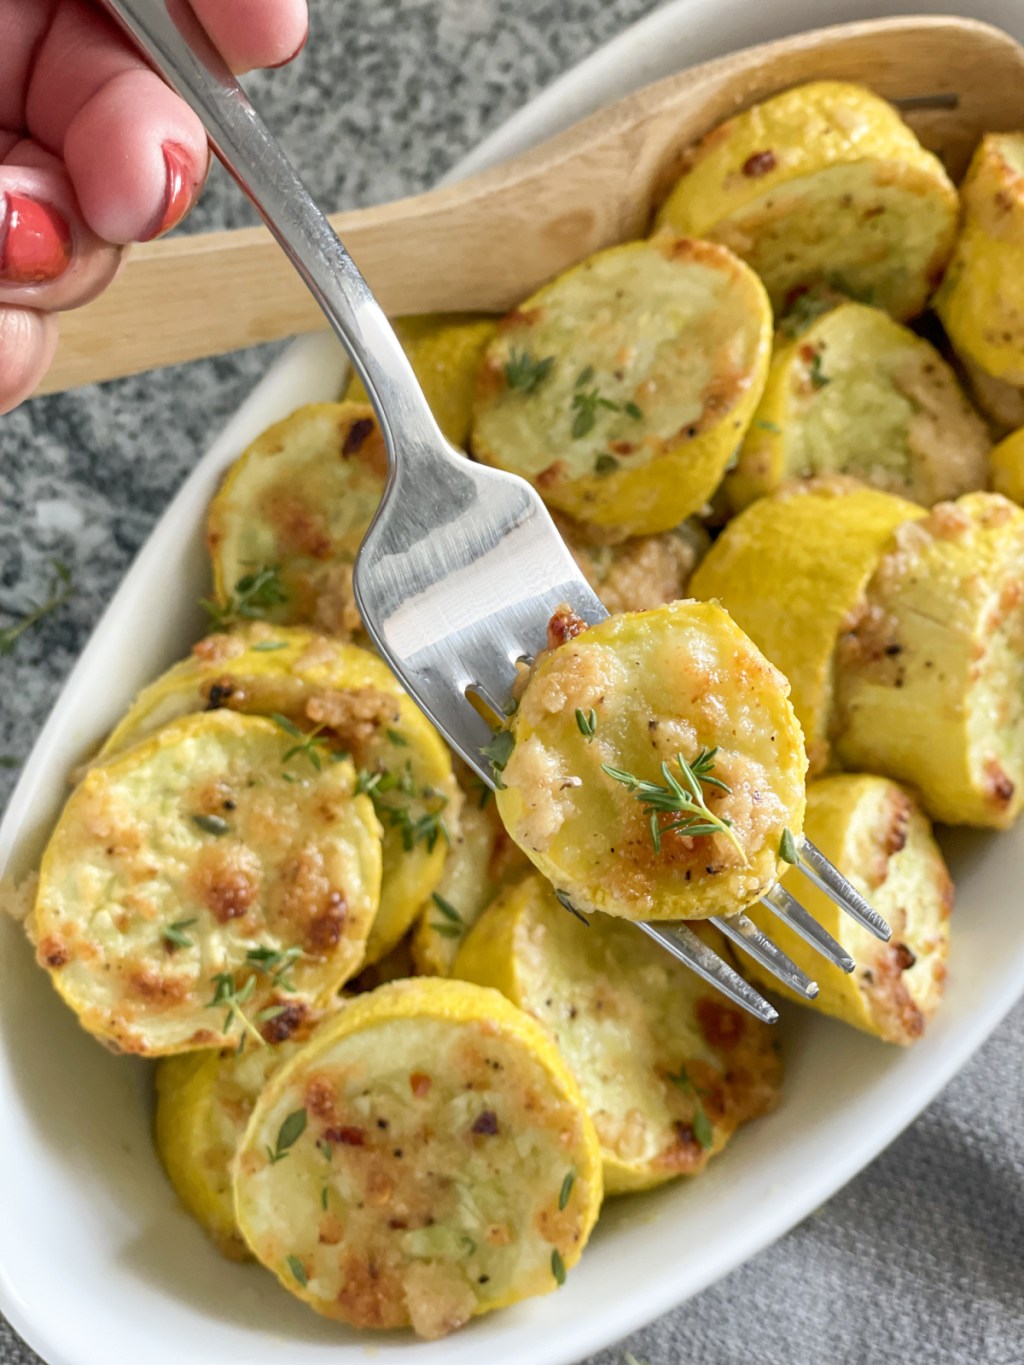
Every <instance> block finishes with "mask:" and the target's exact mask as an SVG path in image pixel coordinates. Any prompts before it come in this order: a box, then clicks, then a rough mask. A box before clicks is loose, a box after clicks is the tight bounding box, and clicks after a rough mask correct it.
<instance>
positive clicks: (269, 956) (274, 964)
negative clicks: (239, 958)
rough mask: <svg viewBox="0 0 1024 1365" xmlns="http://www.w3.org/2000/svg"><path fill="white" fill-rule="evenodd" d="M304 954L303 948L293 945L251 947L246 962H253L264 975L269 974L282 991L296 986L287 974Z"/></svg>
mask: <svg viewBox="0 0 1024 1365" xmlns="http://www.w3.org/2000/svg"><path fill="white" fill-rule="evenodd" d="M301 956H302V949H301V948H299V947H297V946H295V945H293V946H292V947H291V948H281V949H278V948H264V947H262V946H261V947H259V948H250V949H249V951H248V952H247V953H246V955H245V960H246V962H251V963H252V965H253V966H254V967H255V968H256V970H257V971H258V972H262V973H263V974H264V976H269V977H270V981H271V984H272V985H274V986H277V987H278V988H279V989H280V990H282V991H289V992H290V991H294V990H295V986H294V984H293V983H292V982H291V981H286V980H285V976H286V974H287V973H288V972H289V971H290V970H291V969H292V967H294V966H295V963H296V962H297V961H298V960H299V958H300V957H301Z"/></svg>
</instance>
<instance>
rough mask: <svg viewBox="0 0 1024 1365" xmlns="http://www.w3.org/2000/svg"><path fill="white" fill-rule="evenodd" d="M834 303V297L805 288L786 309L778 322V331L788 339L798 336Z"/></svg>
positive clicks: (829, 309)
mask: <svg viewBox="0 0 1024 1365" xmlns="http://www.w3.org/2000/svg"><path fill="white" fill-rule="evenodd" d="M835 305H836V300H835V299H830V298H828V297H827V296H825V295H822V294H820V293H816V292H815V291H814V290H806V291H805V292H804V293H803V294H799V295H798V296H797V297H796V298H795V299H794V300H793V302H792V303H791V304H790V306H789V308H787V309H786V314H785V316H784V317H783V318H782V319H781V320H780V322H779V331H780V332H781V333H782V335H783V336H786V337H789V338H790V339H792V338H794V337H798V336H799V335H800V333H801V332H804V331H806V330H807V328H808V327H810V325H811V323H812V322H816V321H817V320H818V318H820V317H821V315H822V314H823V313H828V312H830V311H831V309H833V308H834V307H835Z"/></svg>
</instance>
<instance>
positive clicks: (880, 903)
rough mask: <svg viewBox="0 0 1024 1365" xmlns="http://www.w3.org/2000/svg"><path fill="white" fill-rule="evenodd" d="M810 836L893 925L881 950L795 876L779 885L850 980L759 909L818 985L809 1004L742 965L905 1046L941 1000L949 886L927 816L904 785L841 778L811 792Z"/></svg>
mask: <svg viewBox="0 0 1024 1365" xmlns="http://www.w3.org/2000/svg"><path fill="white" fill-rule="evenodd" d="M804 829H805V833H806V835H807V837H808V838H809V839H810V840H812V842H813V843H814V844H816V845H817V847H818V848H820V849H821V851H822V852H823V853H824V854H825V855H826V856H827V857H828V858H830V859H831V860H832V862H833V863H835V865H836V867H838V868H839V870H840V872H842V873H844V874H845V876H847V877H848V878H849V879H850V881H852V882H853V884H854V886H856V887H857V889H858V891H860V892H861V894H862V895H864V896H866V897H867V899H868V901H869V902H870V903H871V904H872V905H873V906H874V907H875V909H876V910H877V911H878V912H879V914H881V915H882V917H883V918H884V919H885V920H886V921H887V922H888V923H889V924H890V925H891V926H892V931H893V936H892V939H891V940H890V942H889V943H879V941H878V939H876V938H875V937H874V936H873V935H872V934H869V933H868V931H867V930H866V929H862V928H861V927H860V925H858V924H856V923H855V922H854V921H853V920H852V919H851V918H850V916H849V915H846V914H843V913H842V911H840V910H839V908H838V907H837V906H836V904H835V902H834V901H832V900H830V899H829V897H828V896H826V895H824V894H823V893H822V892H821V891H819V890H818V889H817V887H814V886H812V885H811V884H810V883H809V882H808V881H807V879H806V878H805V877H802V876H801V875H800V874H799V873H798V872H796V871H793V872H789V873H787V875H786V877H785V879H784V881H783V885H784V886H785V887H786V889H787V890H789V891H791V892H792V893H793V894H794V895H795V896H797V897H798V898H799V899H800V901H801V902H802V903H803V904H804V905H805V906H806V908H807V909H808V910H809V911H810V912H811V914H812V915H813V916H814V918H815V919H816V920H817V921H818V923H819V924H820V925H821V926H822V928H824V929H826V930H828V932H829V933H830V934H831V935H832V936H833V938H835V939H837V940H838V941H839V942H840V943H841V944H842V945H843V947H844V948H846V949H847V950H848V951H849V953H850V954H851V956H852V957H853V959H854V961H855V962H856V964H857V965H856V967H855V968H854V970H853V971H852V972H850V973H849V974H847V973H846V972H843V971H841V970H840V969H839V968H838V967H834V966H832V965H831V964H830V963H827V962H825V961H823V960H822V958H821V956H820V955H819V954H818V953H816V952H814V951H813V950H812V949H811V948H809V947H808V946H807V944H806V943H805V942H804V940H803V939H801V938H800V937H798V935H796V934H795V933H793V931H792V930H791V929H790V928H789V927H788V926H787V925H785V924H783V923H782V922H781V921H780V920H778V919H776V917H775V916H774V915H770V914H768V912H767V911H765V910H763V909H762V908H761V907H760V906H757V907H755V908H754V910H753V911H752V913H751V918H752V919H754V920H755V921H756V922H757V923H758V924H759V925H760V927H761V928H762V929H764V930H765V932H766V933H769V934H771V936H772V938H773V939H774V940H775V942H776V943H777V944H778V945H779V947H780V948H781V949H782V951H783V952H784V953H786V954H788V955H789V957H791V958H792V959H793V961H794V962H795V963H796V964H797V965H798V966H799V967H802V968H803V969H804V971H805V972H806V973H807V974H808V976H811V977H813V978H814V980H815V981H817V983H818V985H819V987H820V993H819V995H818V997H817V999H815V1000H805V999H804V998H803V997H802V996H798V995H797V994H796V993H795V992H794V991H791V990H789V989H788V988H786V987H783V986H780V984H779V982H778V981H777V980H776V979H775V978H774V977H771V976H769V975H768V974H767V973H765V972H764V971H762V970H761V969H760V968H758V966H757V964H756V963H754V962H753V961H749V962H748V961H746V960H745V963H744V965H745V966H748V967H749V969H750V972H751V975H752V976H753V977H754V978H755V979H759V980H760V981H761V982H762V983H763V984H764V985H765V986H768V987H770V989H771V990H773V991H775V992H777V993H779V994H782V995H784V996H785V997H786V999H787V1000H792V1001H797V1002H798V1003H800V1004H801V1005H806V1006H807V1007H808V1008H810V1009H813V1010H817V1011H818V1012H819V1013H821V1014H830V1015H832V1016H833V1017H834V1018H836V1019H842V1020H843V1021H844V1023H847V1024H852V1025H853V1027H854V1028H858V1029H861V1030H863V1032H865V1033H872V1034H874V1035H875V1036H876V1037H878V1038H881V1039H883V1040H884V1041H885V1042H887V1043H898V1044H900V1045H902V1046H906V1045H907V1044H909V1043H912V1042H914V1040H915V1039H916V1038H919V1037H920V1036H921V1034H922V1033H923V1032H924V1029H925V1025H926V1024H927V1021H928V1020H929V1019H930V1018H931V1016H932V1015H933V1014H934V1013H935V1011H936V1009H937V1008H938V1006H939V1002H940V1000H941V998H942V992H943V988H944V985H945V980H946V955H947V952H948V949H949V913H950V910H951V908H952V903H953V883H952V882H951V881H950V878H949V873H948V872H947V870H946V865H945V863H944V862H943V859H942V854H941V853H940V852H939V848H938V845H937V844H936V842H935V840H934V838H933V837H932V833H931V826H930V825H929V823H928V819H927V817H926V816H925V815H924V814H923V813H922V811H921V810H920V808H919V806H918V805H917V803H916V802H915V801H914V800H913V798H912V797H911V796H910V795H909V793H907V792H906V791H905V790H904V789H903V788H902V787H899V786H897V785H896V783H895V782H890V781H889V780H888V779H887V778H884V777H873V776H868V775H866V774H863V773H837V774H835V775H834V776H831V777H825V778H822V779H821V781H819V782H812V783H811V784H810V786H809V787H808V788H807V818H806V821H805V825H804Z"/></svg>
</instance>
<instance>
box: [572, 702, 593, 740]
mask: <svg viewBox="0 0 1024 1365" xmlns="http://www.w3.org/2000/svg"><path fill="white" fill-rule="evenodd" d="M576 724H577V725H578V726H579V731H580V734H581V735H582V736H583V738H584V739H586V740H591V739H593V738H594V736H595V735H596V734H597V712H596V711H595V710H594V708H593V707H591V708H590V710H589V711H583V710H581V709H580V707H578V706H577V708H576Z"/></svg>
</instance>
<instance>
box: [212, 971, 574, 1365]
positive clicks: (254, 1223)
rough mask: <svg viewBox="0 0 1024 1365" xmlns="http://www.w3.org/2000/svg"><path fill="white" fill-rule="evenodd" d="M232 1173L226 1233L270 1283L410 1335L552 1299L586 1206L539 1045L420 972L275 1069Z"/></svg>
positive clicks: (529, 1025)
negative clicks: (234, 1216) (231, 1230)
mask: <svg viewBox="0 0 1024 1365" xmlns="http://www.w3.org/2000/svg"><path fill="white" fill-rule="evenodd" d="M282 1148H283V1149H284V1151H283V1155H280V1156H277V1155H276V1154H277V1153H280V1152H281V1151H282ZM570 1173H572V1179H571V1181H569V1183H568V1186H567V1184H566V1181H567V1177H568V1176H569V1174H570ZM235 1181H236V1206H237V1211H238V1216H239V1221H240V1225H241V1228H242V1231H243V1233H244V1235H245V1237H246V1239H247V1241H248V1243H249V1245H250V1247H251V1248H252V1250H253V1251H254V1253H255V1254H256V1256H257V1257H258V1258H259V1259H260V1260H261V1261H262V1262H263V1263H264V1264H265V1265H267V1266H268V1268H269V1269H271V1270H272V1271H274V1273H275V1274H276V1275H278V1277H279V1278H280V1280H281V1282H282V1283H283V1284H284V1285H285V1287H286V1288H289V1289H291V1290H292V1292H293V1293H295V1294H297V1295H298V1296H299V1297H300V1298H302V1299H304V1300H305V1301H306V1302H307V1303H309V1304H310V1306H311V1307H313V1308H315V1309H316V1310H317V1311H318V1312H320V1313H322V1314H324V1315H325V1316H327V1317H331V1318H334V1319H336V1320H339V1321H342V1322H346V1323H349V1324H351V1325H352V1326H354V1327H360V1328H367V1329H380V1328H395V1327H406V1326H411V1327H412V1328H413V1329H414V1330H415V1331H416V1332H417V1334H418V1335H420V1336H422V1337H428V1338H433V1337H439V1336H443V1335H444V1334H445V1333H447V1332H451V1331H453V1330H455V1329H456V1328H458V1327H460V1326H462V1325H463V1324H464V1323H465V1322H466V1321H467V1320H468V1319H469V1318H470V1317H472V1316H474V1315H476V1314H479V1313H484V1312H488V1311H490V1310H491V1309H493V1308H498V1307H501V1306H503V1305H505V1304H507V1303H512V1302H516V1301H517V1300H518V1299H520V1298H523V1297H525V1296H526V1295H528V1294H534V1293H544V1292H547V1291H548V1290H551V1289H554V1288H555V1287H556V1286H557V1283H558V1281H559V1279H560V1278H563V1277H564V1274H565V1272H566V1270H568V1269H569V1268H570V1267H571V1266H572V1265H573V1264H574V1263H575V1261H576V1260H577V1259H578V1257H579V1254H580V1252H581V1251H582V1249H583V1245H584V1243H585V1241H586V1239H587V1236H588V1234H589V1232H590V1229H591V1227H592V1226H593V1222H594V1219H595V1218H596V1215H597V1208H598V1204H599V1202H600V1198H601V1170H600V1159H599V1156H598V1151H597V1144H596V1139H595V1137H594V1133H593V1128H592V1126H591V1124H590V1121H589V1119H588V1118H587V1115H586V1112H585V1110H584V1109H583V1107H582V1102H581V1097H580V1095H579V1090H578V1088H577V1086H576V1084H575V1082H574V1080H573V1078H572V1076H571V1073H570V1072H569V1070H568V1068H567V1067H566V1066H565V1064H564V1062H563V1061H562V1060H561V1058H560V1057H559V1055H558V1053H557V1050H556V1049H555V1048H554V1045H553V1044H552V1043H551V1041H550V1038H549V1037H548V1035H547V1034H546V1033H545V1032H544V1030H543V1029H541V1028H540V1027H539V1025H537V1024H536V1023H535V1022H534V1021H533V1020H532V1019H530V1018H529V1017H528V1016H526V1015H524V1014H522V1012H521V1011H518V1010H515V1009H514V1008H513V1006H511V1005H510V1004H509V1003H508V1002H507V1001H505V1000H504V999H503V998H502V997H501V996H500V995H498V993H497V992H496V991H485V990H482V989H481V988H480V987H477V986H471V985H467V984H466V983H464V982H456V981H444V980H439V979H436V978H435V979H423V980H420V981H405V982H396V983H394V984H392V985H389V986H382V987H380V988H379V989H378V990H377V991H375V992H372V993H371V994H369V995H363V996H360V997H358V998H357V999H356V1000H353V1001H351V1002H350V1003H349V1004H347V1005H345V1007H344V1008H343V1009H342V1010H341V1012H340V1013H339V1014H338V1015H337V1016H336V1017H335V1019H334V1020H332V1021H331V1022H330V1023H329V1024H327V1025H326V1026H325V1027H324V1028H322V1029H320V1030H318V1032H317V1034H316V1036H315V1038H314V1039H313V1040H312V1042H311V1043H310V1044H308V1045H307V1046H306V1047H305V1048H303V1049H302V1050H301V1051H300V1052H298V1053H297V1054H296V1055H294V1056H293V1057H292V1058H290V1059H289V1060H288V1061H286V1062H285V1063H284V1065H283V1066H282V1067H281V1068H279V1069H278V1070H277V1071H276V1072H275V1074H274V1076H273V1077H272V1078H271V1081H270V1083H269V1085H268V1086H267V1088H266V1089H265V1090H264V1092H263V1094H262V1095H261V1097H260V1099H259V1100H258V1102H257V1104H256V1108H255V1111H254V1113H253V1116H252V1118H251V1120H250V1122H249V1126H248V1129H247V1131H246V1134H245V1137H244V1139H243V1143H242V1147H241V1150H240V1153H239V1158H238V1162H237V1166H236V1176H235Z"/></svg>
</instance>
